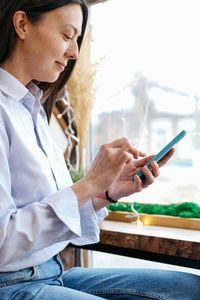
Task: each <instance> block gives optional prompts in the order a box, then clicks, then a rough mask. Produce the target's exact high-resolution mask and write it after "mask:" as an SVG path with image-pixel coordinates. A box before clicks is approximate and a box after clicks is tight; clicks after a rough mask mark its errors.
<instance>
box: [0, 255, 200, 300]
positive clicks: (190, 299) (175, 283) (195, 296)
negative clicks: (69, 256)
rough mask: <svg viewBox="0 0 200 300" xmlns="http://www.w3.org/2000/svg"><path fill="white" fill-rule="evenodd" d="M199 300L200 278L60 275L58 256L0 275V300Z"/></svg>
mask: <svg viewBox="0 0 200 300" xmlns="http://www.w3.org/2000/svg"><path fill="white" fill-rule="evenodd" d="M102 298H103V299H110V300H130V299H133V300H142V299H144V300H147V299H157V300H158V299H159V300H199V299H200V277H199V276H197V275H192V274H187V273H183V272H176V271H161V270H151V269H118V268H115V269H84V268H72V269H71V270H69V271H67V272H63V266H62V263H61V261H60V258H59V256H55V257H54V258H52V259H51V260H49V261H48V262H46V263H44V264H41V265H39V266H36V267H32V268H27V269H23V270H20V271H16V272H5V273H0V299H1V300H21V299H23V300H32V299H34V300H95V299H96V300H98V299H99V300H100V299H102Z"/></svg>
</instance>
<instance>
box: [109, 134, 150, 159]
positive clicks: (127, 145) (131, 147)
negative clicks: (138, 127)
mask: <svg viewBox="0 0 200 300" xmlns="http://www.w3.org/2000/svg"><path fill="white" fill-rule="evenodd" d="M105 146H106V147H109V148H123V149H124V151H127V152H130V153H131V154H133V156H134V158H138V157H139V156H142V157H144V156H146V153H145V152H143V151H141V150H139V149H137V148H136V146H135V144H134V143H133V142H132V141H131V140H129V139H127V138H121V139H118V140H115V141H113V142H111V143H109V144H106V145H105Z"/></svg>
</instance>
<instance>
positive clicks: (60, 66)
mask: <svg viewBox="0 0 200 300" xmlns="http://www.w3.org/2000/svg"><path fill="white" fill-rule="evenodd" d="M56 64H57V66H58V67H59V69H60V70H61V71H64V69H65V67H66V65H65V64H63V63H61V62H59V61H56Z"/></svg>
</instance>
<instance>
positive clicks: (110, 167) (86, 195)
mask: <svg viewBox="0 0 200 300" xmlns="http://www.w3.org/2000/svg"><path fill="white" fill-rule="evenodd" d="M145 155H146V154H145V153H144V152H141V151H139V150H138V149H137V148H136V147H135V145H134V144H133V142H132V141H130V140H128V139H127V138H121V139H118V140H115V141H114V142H112V143H109V144H105V145H103V146H102V147H101V149H100V150H99V152H98V154H97V156H96V158H95V160H94V161H93V163H92V165H91V168H90V170H89V172H88V173H87V175H86V176H85V177H84V178H82V179H81V180H79V181H78V182H76V183H75V184H73V185H72V187H71V188H72V190H73V191H74V192H75V194H76V196H77V198H78V201H79V207H81V206H82V205H84V203H85V202H86V201H87V200H88V199H91V198H93V197H95V196H96V195H99V194H102V193H104V192H105V191H106V190H108V189H109V188H110V186H111V185H112V184H113V182H117V178H118V179H119V178H121V174H123V170H124V168H125V166H127V165H129V163H131V162H132V161H133V158H135V159H138V157H139V156H145ZM135 169H136V168H134V170H135ZM129 179H130V178H129ZM132 183H133V182H132Z"/></svg>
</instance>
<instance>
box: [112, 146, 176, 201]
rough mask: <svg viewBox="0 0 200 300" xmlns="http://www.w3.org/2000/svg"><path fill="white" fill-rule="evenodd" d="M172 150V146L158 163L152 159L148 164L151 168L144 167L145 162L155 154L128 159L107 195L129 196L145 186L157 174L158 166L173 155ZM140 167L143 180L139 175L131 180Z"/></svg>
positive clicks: (116, 197)
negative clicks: (143, 176)
mask: <svg viewBox="0 0 200 300" xmlns="http://www.w3.org/2000/svg"><path fill="white" fill-rule="evenodd" d="M174 152H175V149H174V148H173V149H172V150H170V151H169V152H168V153H167V154H166V155H165V156H164V157H163V158H162V159H161V160H160V162H159V163H156V162H155V161H152V162H151V164H150V166H151V169H149V168H147V167H145V164H146V163H148V161H149V160H150V159H152V158H153V157H154V156H155V155H151V156H147V157H144V158H142V159H138V160H132V161H130V162H129V163H128V164H126V165H125V166H124V168H123V170H122V171H121V173H120V176H119V177H118V178H117V179H116V180H115V181H114V182H113V184H112V185H111V186H110V188H109V196H110V197H111V198H112V199H114V200H118V199H120V198H121V197H126V196H129V195H131V194H133V193H137V192H140V191H141V190H143V189H144V188H147V187H148V186H149V185H151V184H152V183H153V182H154V181H155V178H157V177H158V176H159V174H160V171H159V167H161V166H163V165H164V164H166V162H167V161H168V160H169V159H170V158H171V157H172V156H173V154H174ZM141 168H142V172H143V174H144V175H145V180H144V181H142V180H141V179H140V178H139V176H137V175H136V176H135V178H134V182H133V181H132V180H131V178H132V176H133V175H134V174H135V173H136V172H137V171H139V170H140V169H141Z"/></svg>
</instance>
